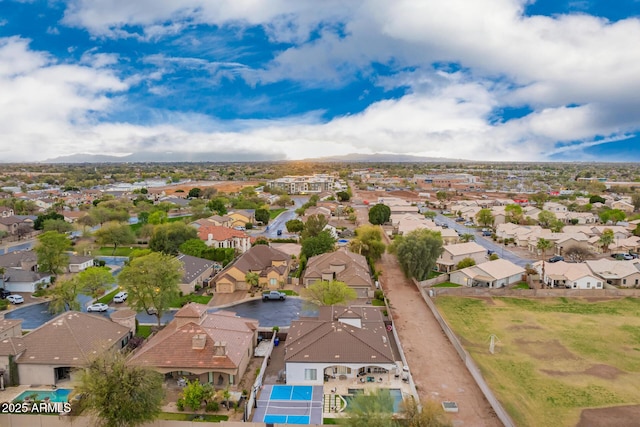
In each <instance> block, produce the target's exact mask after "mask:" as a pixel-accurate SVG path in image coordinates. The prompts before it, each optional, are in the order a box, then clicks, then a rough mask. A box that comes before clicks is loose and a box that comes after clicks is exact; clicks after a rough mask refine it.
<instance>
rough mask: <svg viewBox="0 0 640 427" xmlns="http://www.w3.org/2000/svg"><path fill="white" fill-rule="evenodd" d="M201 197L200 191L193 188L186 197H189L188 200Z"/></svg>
mask: <svg viewBox="0 0 640 427" xmlns="http://www.w3.org/2000/svg"><path fill="white" fill-rule="evenodd" d="M201 196H202V190H201V189H200V188H198V187H194V188H192V189H191V190H189V194H188V195H187V197H189V198H190V199H197V198H199V197H201Z"/></svg>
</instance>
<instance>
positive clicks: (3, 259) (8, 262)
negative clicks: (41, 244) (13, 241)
mask: <svg viewBox="0 0 640 427" xmlns="http://www.w3.org/2000/svg"><path fill="white" fill-rule="evenodd" d="M30 262H38V255H37V254H36V253H35V251H16V252H9V253H8V254H3V255H0V267H14V268H20V265H21V264H22V263H30Z"/></svg>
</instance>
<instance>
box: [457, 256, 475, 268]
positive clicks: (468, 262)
mask: <svg viewBox="0 0 640 427" xmlns="http://www.w3.org/2000/svg"><path fill="white" fill-rule="evenodd" d="M474 265H476V261H475V260H474V259H473V258H471V257H466V258H462V259H461V260H460V262H459V263H458V264H456V270H462V269H463V268H467V267H471V266H474Z"/></svg>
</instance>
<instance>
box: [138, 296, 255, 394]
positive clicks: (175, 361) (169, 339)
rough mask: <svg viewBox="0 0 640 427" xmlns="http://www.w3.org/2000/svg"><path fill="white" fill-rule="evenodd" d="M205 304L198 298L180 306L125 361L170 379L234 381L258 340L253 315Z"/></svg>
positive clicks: (224, 383) (222, 385)
mask: <svg viewBox="0 0 640 427" xmlns="http://www.w3.org/2000/svg"><path fill="white" fill-rule="evenodd" d="M207 309H208V307H207V306H206V305H203V304H197V303H189V304H187V305H185V306H184V307H182V308H181V309H180V310H179V311H178V312H177V313H176V314H175V316H174V319H173V320H172V321H171V322H170V323H169V324H168V325H167V326H166V327H165V328H164V329H162V330H161V331H160V332H158V333H157V334H156V335H154V336H153V337H152V338H151V339H150V340H149V342H147V343H146V344H145V345H143V346H142V347H141V348H140V349H139V350H138V351H136V352H135V353H134V354H133V355H132V356H131V357H130V358H129V360H128V361H127V363H128V364H130V365H134V366H146V367H148V368H151V369H153V370H155V371H157V372H160V373H161V374H164V375H165V377H168V378H172V379H175V380H178V379H180V378H186V379H196V380H198V381H200V382H202V383H210V384H213V385H214V386H216V387H217V388H225V387H227V386H229V385H234V384H237V383H238V382H239V381H240V379H241V378H242V376H243V375H244V373H245V371H246V369H247V366H248V365H249V362H250V360H251V357H252V356H253V350H254V348H255V347H256V345H257V339H258V333H257V330H258V321H257V320H254V319H247V318H241V317H237V316H236V315H235V313H232V312H228V311H218V312H215V313H208V312H207Z"/></svg>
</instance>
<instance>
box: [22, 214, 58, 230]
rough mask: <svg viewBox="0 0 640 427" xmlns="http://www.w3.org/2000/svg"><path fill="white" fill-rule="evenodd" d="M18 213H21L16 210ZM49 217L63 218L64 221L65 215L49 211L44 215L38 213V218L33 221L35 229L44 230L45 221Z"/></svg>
mask: <svg viewBox="0 0 640 427" xmlns="http://www.w3.org/2000/svg"><path fill="white" fill-rule="evenodd" d="M16 214H17V215H19V214H18V213H17V212H16ZM49 219H61V220H63V221H64V217H63V216H62V215H60V214H59V213H57V212H48V213H45V214H42V215H38V218H36V219H35V221H33V229H34V230H42V229H43V228H44V222H45V221H46V220H49Z"/></svg>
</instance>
